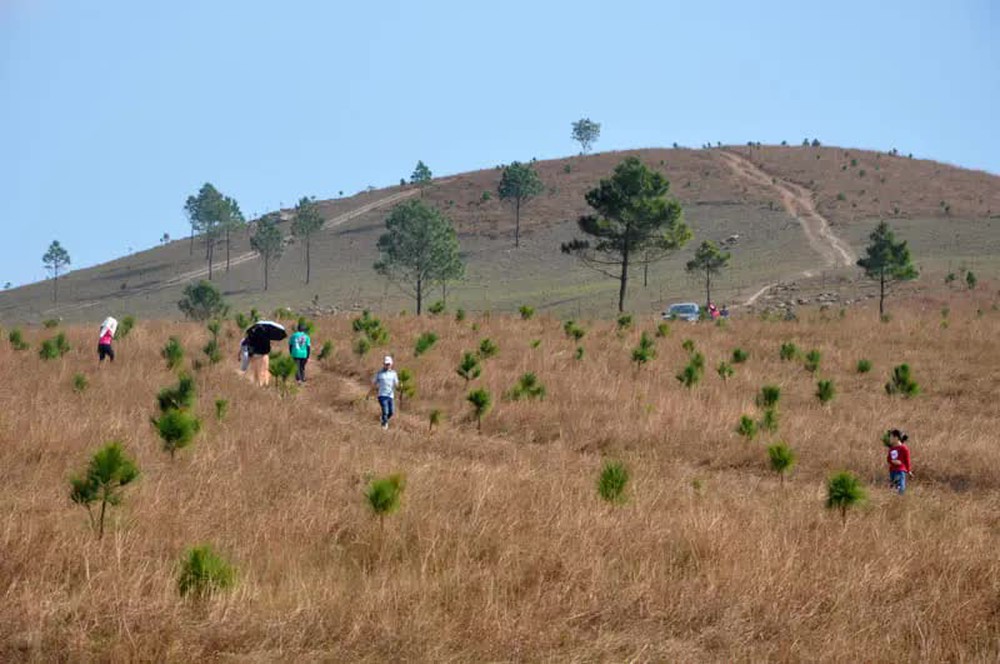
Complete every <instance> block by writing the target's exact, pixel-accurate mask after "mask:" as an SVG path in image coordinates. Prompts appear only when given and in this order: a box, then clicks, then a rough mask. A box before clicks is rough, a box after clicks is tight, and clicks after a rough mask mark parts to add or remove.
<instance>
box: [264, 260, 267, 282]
mask: <svg viewBox="0 0 1000 664" xmlns="http://www.w3.org/2000/svg"><path fill="white" fill-rule="evenodd" d="M264 290H267V256H264Z"/></svg>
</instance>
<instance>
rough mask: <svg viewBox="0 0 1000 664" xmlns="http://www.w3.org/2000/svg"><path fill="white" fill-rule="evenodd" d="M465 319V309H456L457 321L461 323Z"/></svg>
mask: <svg viewBox="0 0 1000 664" xmlns="http://www.w3.org/2000/svg"><path fill="white" fill-rule="evenodd" d="M464 320H465V309H456V310H455V322H456V323H461V322H462V321H464Z"/></svg>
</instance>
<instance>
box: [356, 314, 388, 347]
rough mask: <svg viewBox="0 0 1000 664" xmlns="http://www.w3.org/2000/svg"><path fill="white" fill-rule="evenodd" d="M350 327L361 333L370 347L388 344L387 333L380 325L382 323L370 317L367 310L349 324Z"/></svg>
mask: <svg viewBox="0 0 1000 664" xmlns="http://www.w3.org/2000/svg"><path fill="white" fill-rule="evenodd" d="M351 327H352V328H353V329H354V331H355V332H360V333H362V334H363V335H364V336H365V337H366V338H367V339H368V341H370V342H371V345H375V346H381V345H383V344H386V343H388V342H389V331H388V330H386V329H385V327H384V326H383V325H382V321H381V320H379V319H378V318H376V317H374V316H372V315H371V312H369V311H368V310H367V309H365V310H364V311H362V312H361V316H359V317H358V318H355V319H354V320H353V321H352V322H351Z"/></svg>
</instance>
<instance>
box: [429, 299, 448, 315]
mask: <svg viewBox="0 0 1000 664" xmlns="http://www.w3.org/2000/svg"><path fill="white" fill-rule="evenodd" d="M444 310H445V306H444V301H443V300H438V301H437V302H432V303H431V306H429V307H427V313H429V314H431V315H432V316H439V315H441V314H443V313H444Z"/></svg>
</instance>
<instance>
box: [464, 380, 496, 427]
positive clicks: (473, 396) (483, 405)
mask: <svg viewBox="0 0 1000 664" xmlns="http://www.w3.org/2000/svg"><path fill="white" fill-rule="evenodd" d="M465 400H466V401H468V402H469V403H470V404H472V412H473V415H475V417H476V430H477V431H478V432H479V433H482V432H483V418H484V417H486V415H487V413H489V412H490V408H491V407H492V405H493V399H492V398H491V397H490V393H489V392H487V391H486V390H484V389H482V388H480V389H478V390H472V391H471V392H469V394H468V396H466V397H465Z"/></svg>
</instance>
